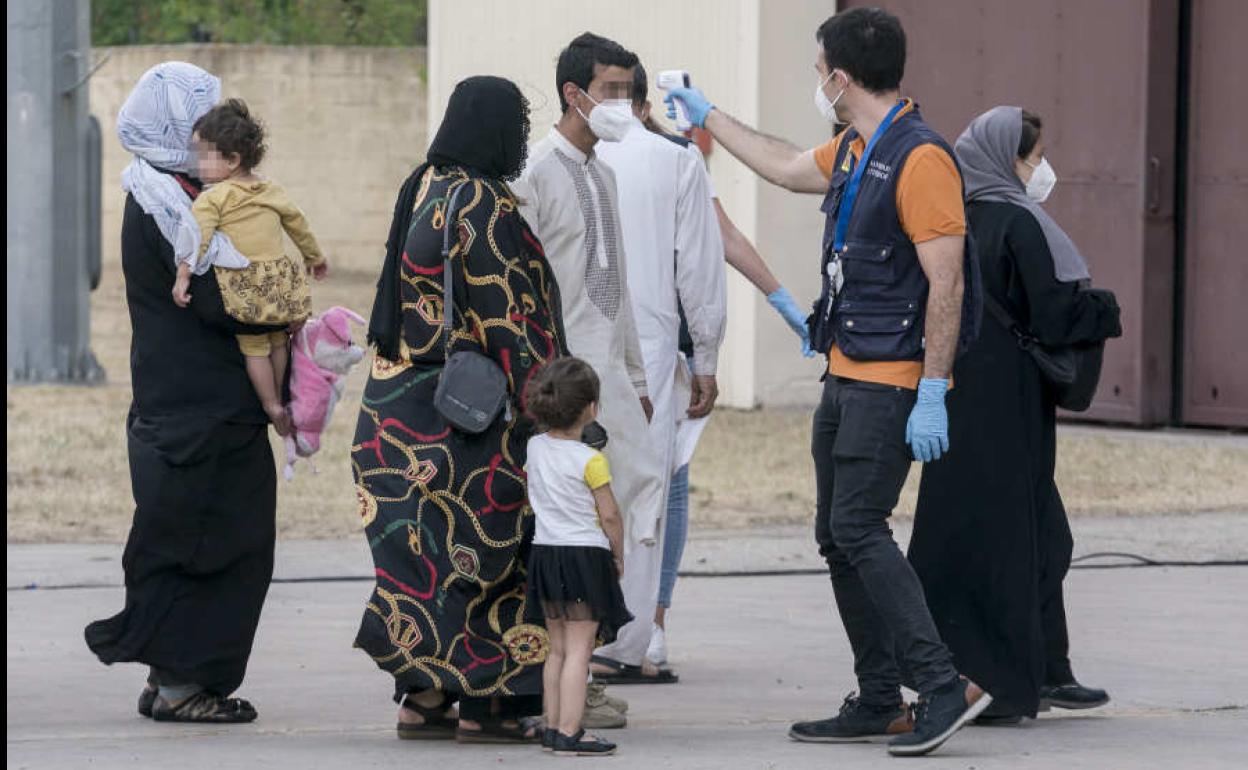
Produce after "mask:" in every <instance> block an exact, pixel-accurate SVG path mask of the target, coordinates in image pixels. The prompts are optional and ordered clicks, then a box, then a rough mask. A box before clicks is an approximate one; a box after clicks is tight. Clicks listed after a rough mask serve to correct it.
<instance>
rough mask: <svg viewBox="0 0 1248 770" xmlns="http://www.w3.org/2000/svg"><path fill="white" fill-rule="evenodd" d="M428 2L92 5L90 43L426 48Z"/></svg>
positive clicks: (180, 0) (109, 0)
mask: <svg viewBox="0 0 1248 770" xmlns="http://www.w3.org/2000/svg"><path fill="white" fill-rule="evenodd" d="M427 13H428V4H427V1H426V0H92V2H91V43H92V45H97V46H109V45H144V44H154V43H267V44H270V45H368V46H411V45H423V44H424V43H425V40H426V38H425V22H426V17H427Z"/></svg>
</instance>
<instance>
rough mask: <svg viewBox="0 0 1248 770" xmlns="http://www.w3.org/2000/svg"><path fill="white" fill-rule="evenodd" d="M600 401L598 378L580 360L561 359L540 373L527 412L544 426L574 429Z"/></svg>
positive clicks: (536, 378)
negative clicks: (584, 414) (590, 408)
mask: <svg viewBox="0 0 1248 770" xmlns="http://www.w3.org/2000/svg"><path fill="white" fill-rule="evenodd" d="M597 401H598V375H597V374H596V373H595V372H594V368H593V367H592V366H590V365H589V364H587V363H585V362H584V361H582V360H581V359H579V358H574V357H572V356H568V357H566V358H557V359H555V360H554V361H551V362H550V363H549V364H546V366H544V367H542V369H541V370H540V371H538V373H537V376H535V377H534V378H533V382H531V383H530V384H529V392H528V395H527V396H526V397H525V404H524V406H525V409H527V410H528V411H529V414H530V415H532V416H533V418H534V419H535V420H537V421H538V423H539V424H541V426H542V427H544V428H547V429H554V430H563V429H565V428H571V427H572V426H573V425H575V424H576V421H577V420H579V419H580V418H581V414H582V413H583V412H584V411H585V407H587V406H589V405H590V404H593V403H595V402H597Z"/></svg>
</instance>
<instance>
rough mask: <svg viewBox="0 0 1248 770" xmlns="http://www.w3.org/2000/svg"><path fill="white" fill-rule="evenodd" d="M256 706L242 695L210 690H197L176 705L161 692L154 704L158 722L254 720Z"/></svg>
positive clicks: (154, 712) (231, 722) (154, 717)
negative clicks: (230, 694) (221, 694)
mask: <svg viewBox="0 0 1248 770" xmlns="http://www.w3.org/2000/svg"><path fill="white" fill-rule="evenodd" d="M256 716H257V713H256V709H255V707H254V706H252V705H251V704H250V703H248V702H247V701H245V700H243V699H242V698H222V697H221V696H219V695H213V694H212V693H210V692H207V691H202V692H197V693H195V694H194V695H192V696H191V697H189V698H187V699H186V700H184V701H182V702H181V703H179V704H178V705H176V706H174V705H171V704H170V703H169V701H167V700H165V699H164V698H163V697H161V696H160V695H159V694H158V695H157V696H156V699H155V702H154V703H153V704H152V719H154V720H155V721H157V722H212V723H217V724H241V723H243V722H253V721H255V719H256Z"/></svg>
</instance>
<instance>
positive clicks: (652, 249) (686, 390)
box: [595, 65, 726, 681]
mask: <svg viewBox="0 0 1248 770" xmlns="http://www.w3.org/2000/svg"><path fill="white" fill-rule="evenodd" d="M636 74H638V75H639V76H640V77H641V78H643V79H644V75H641V69H640V65H638V69H637V73H636ZM636 82H637V81H636V80H634V83H635V84H636ZM643 82H644V80H643ZM635 106H636V103H635V102H634V103H633V104H631V105H630V108H633V107H635ZM598 154H599V157H600V158H601V159H602V160H603V161H605V162H606V164H607V165H608V166H610V167H611V169H612V170H613V171H614V172H615V178H616V183H617V185H618V189H619V200H620V220H621V223H622V224H623V232H624V253H625V254H626V255H627V262H628V285H629V293H630V295H631V298H632V303H633V314H634V316H635V318H636V322H637V333H638V336H639V337H640V339H641V353H642V358H643V359H645V364H646V382H647V384H648V386H649V394H650V400H651V401H652V402H653V404H654V417H653V419H652V420H651V421H650V435H651V438H652V440H653V443H654V447H655V451H656V452H657V453H658V456H659V457H660V458H661V460H662V463H663V467H664V468H665V469H666V471H667V473H668V474H669V477H670V474H672V473H674V472H675V471H676V470H677V468H678V467H679V463H678V458H677V456H676V455H677V445H676V436H677V426H678V424H680V423H681V422H683V421H686V420H689V419H701V418H705V416H706V415H707V414H708V413H709V412H710V411H711V409H712V407H713V406H714V403H715V398H716V396H717V394H718V388H717V385H716V379H715V374H716V367H717V361H718V358H719V346H720V344H721V343H722V342H723V338H724V325H725V319H726V314H725V306H726V296H725V275H724V244H723V240H722V239H721V237H720V231H719V222H718V220H717V217H716V214H715V209H714V206H713V205H712V202H711V197H712V193H711V187H710V180H709V179H708V177H707V173H706V168H705V166H704V165H703V160H702V154H701V152H699V150H698V149H697V147H693V146H688V147H682V146H680V145H678V144H676V143H673V142H670V141H668V140H667V139H664V138H663V137H661V136H659V135H657V134H654V133H652V132H650V131H649V130H648V129H647V128H646V127H645V126H644V125H642V122H641V120H640V119H639V118H638V117H636V114H635V111H634V117H633V118H632V120H631V122H630V123H629V126H628V132H627V134H625V136H624V138H623V139H622V140H621V141H619V142H616V143H610V144H603V145H601V146H600V147H599V148H598ZM678 299H679V303H680V305H681V306H682V307H683V308H684V309H685V315H686V318H687V321H688V328H689V335H690V337H691V338H692V341H693V357H692V362H687V361H686V359H685V357H684V356H683V355H682V354H681V352H680V314H679V311H678V310H677V300H678ZM664 510H665V511H666V506H665V509H664ZM662 555H663V554H662V549H661V548H648V549H639V550H638V551H637V552H636V553H635V554H634V556H633V558H632V559H631V560H628V559H626V560H625V567H624V578H623V581H622V587H623V589H624V598H625V601H626V602H627V604H628V607H629V610H630V611H631V612H632V613H633V615H634V617H635V618H636V619H635V620H634V621H633V622H632V623H630V624H629V625H627V626H625V627H624V628H623V629H621V631H620V632H619V634H618V636H617V638H616V641H615V642H614V643H613V644H611V645H609V646H607V647H604V648H602V649H600V650H599V651H598V655H599V657H601V658H607V659H610V660H613V661H617V662H620V663H632V664H636V663H639V662H640V660H641V658H642V656H644V655H645V653H646V649H647V647H648V646H649V644H650V640H651V629H652V627H653V619H654V615H655V606H656V602H657V600H658V593H659V574H660V569H661V567H662ZM599 670H603V667H602V666H601V664H600V665H599V666H597V667H595V672H596V675H597V672H598V671H599ZM631 673H632V675H633V677H634V678H636V679H638V680H639V681H664V680H665V679H666V678H667V677H664V676H662V675H661V674H660V675H659V676H657V677H654V676H647V674H653V673H657V672H652V671H632V672H631ZM617 676H618V675H617Z"/></svg>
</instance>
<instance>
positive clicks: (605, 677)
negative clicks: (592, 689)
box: [589, 655, 680, 684]
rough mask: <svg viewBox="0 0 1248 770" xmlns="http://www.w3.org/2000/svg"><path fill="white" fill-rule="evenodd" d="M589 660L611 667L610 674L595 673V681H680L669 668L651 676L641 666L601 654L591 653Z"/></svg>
mask: <svg viewBox="0 0 1248 770" xmlns="http://www.w3.org/2000/svg"><path fill="white" fill-rule="evenodd" d="M589 662H590V663H597V664H598V665H600V666H606V667H607V668H609V669H611V673H610V674H599V673H594V681H595V682H601V683H602V684H676V683H677V682H679V681H680V677H678V676H676V674H674V673H672V670H671V669H667V668H661V669H659V673H657V674H655V675H654V676H649V675H647V674H646V673H645V670H644V669H643V668H642V667H641V666H632V665H629V664H627V663H621V662H619V661H618V660H611V659H610V658H604V657H602V656H600V655H591V656H590V658H589Z"/></svg>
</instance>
